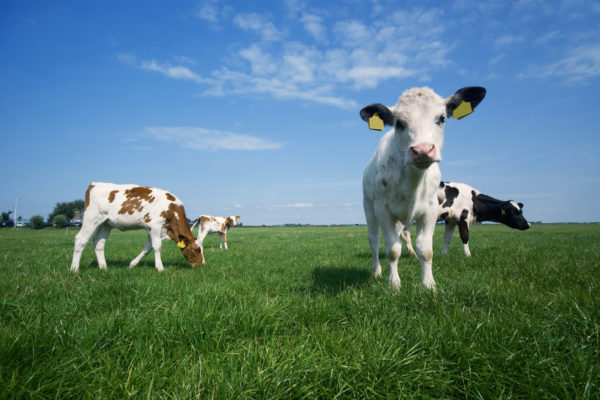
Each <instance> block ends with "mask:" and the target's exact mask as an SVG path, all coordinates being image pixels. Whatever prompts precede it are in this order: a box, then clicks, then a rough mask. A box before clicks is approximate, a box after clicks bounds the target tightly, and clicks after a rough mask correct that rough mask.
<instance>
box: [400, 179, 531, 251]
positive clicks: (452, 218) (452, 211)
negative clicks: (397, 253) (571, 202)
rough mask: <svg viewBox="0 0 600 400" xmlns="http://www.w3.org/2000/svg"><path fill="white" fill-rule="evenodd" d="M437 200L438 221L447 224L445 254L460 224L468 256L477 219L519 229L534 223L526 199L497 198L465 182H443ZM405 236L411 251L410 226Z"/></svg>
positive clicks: (526, 227)
mask: <svg viewBox="0 0 600 400" xmlns="http://www.w3.org/2000/svg"><path fill="white" fill-rule="evenodd" d="M438 202H439V211H438V221H444V222H445V225H446V226H445V229H444V245H443V247H442V254H447V253H448V246H449V245H450V242H451V241H452V236H453V234H454V228H456V227H457V226H458V232H459V234H460V239H461V240H462V243H463V250H464V253H465V256H467V257H470V256H471V250H470V249H469V228H470V227H471V225H472V224H473V223H475V222H485V221H491V222H498V223H501V224H504V225H506V226H508V227H511V228H513V229H519V230H525V229H529V227H530V226H531V224H530V223H529V222H527V220H526V219H525V217H524V216H523V203H517V202H515V201H513V200H506V201H503V200H498V199H495V198H493V197H490V196H487V195H485V194H482V193H481V192H480V191H479V190H477V189H475V188H474V187H472V186H469V185H466V184H464V183H455V182H440V186H439V189H438ZM402 239H403V240H404V242H405V243H406V247H407V248H408V251H409V252H410V251H411V250H412V246H411V243H410V233H408V231H407V230H405V231H404V232H403V234H402Z"/></svg>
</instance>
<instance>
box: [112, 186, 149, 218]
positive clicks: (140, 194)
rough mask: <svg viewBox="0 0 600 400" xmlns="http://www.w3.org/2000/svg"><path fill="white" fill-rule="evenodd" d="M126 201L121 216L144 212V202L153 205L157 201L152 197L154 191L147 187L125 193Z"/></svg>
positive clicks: (136, 188)
mask: <svg viewBox="0 0 600 400" xmlns="http://www.w3.org/2000/svg"><path fill="white" fill-rule="evenodd" d="M125 198H126V200H125V201H124V202H123V203H122V204H121V209H120V210H119V214H129V215H132V214H133V213H134V212H136V211H137V212H141V211H142V210H143V206H142V201H147V202H148V203H152V202H153V201H154V199H155V197H154V196H152V189H150V188H149V187H147V186H135V187H133V188H131V189H127V190H126V191H125Z"/></svg>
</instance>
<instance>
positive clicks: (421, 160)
mask: <svg viewBox="0 0 600 400" xmlns="http://www.w3.org/2000/svg"><path fill="white" fill-rule="evenodd" d="M435 152H436V150H435V145H434V144H433V143H427V142H423V143H419V144H416V145H414V146H410V148H409V153H410V158H411V160H412V161H413V162H414V163H415V165H416V166H417V167H418V168H427V167H428V166H429V165H431V163H433V162H435V161H436V160H435Z"/></svg>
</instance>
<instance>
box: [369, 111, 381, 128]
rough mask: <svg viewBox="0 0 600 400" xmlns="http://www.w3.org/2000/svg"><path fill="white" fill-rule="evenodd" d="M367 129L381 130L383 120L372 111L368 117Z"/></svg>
mask: <svg viewBox="0 0 600 400" xmlns="http://www.w3.org/2000/svg"><path fill="white" fill-rule="evenodd" d="M369 129H372V130H374V131H382V130H383V120H382V119H381V118H379V114H377V113H374V114H373V116H372V117H371V118H369Z"/></svg>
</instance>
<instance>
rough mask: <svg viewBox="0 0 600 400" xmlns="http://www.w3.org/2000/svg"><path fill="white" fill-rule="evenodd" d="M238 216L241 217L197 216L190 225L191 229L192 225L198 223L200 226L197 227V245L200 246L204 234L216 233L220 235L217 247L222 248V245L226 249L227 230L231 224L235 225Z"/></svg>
mask: <svg viewBox="0 0 600 400" xmlns="http://www.w3.org/2000/svg"><path fill="white" fill-rule="evenodd" d="M240 218H241V217H240V216H238V215H231V216H229V217H211V216H210V215H201V216H199V217H198V218H197V219H196V221H195V222H194V224H193V225H192V230H193V229H194V226H196V224H198V223H200V227H199V228H198V239H196V243H197V244H198V246H202V243H203V242H204V238H205V237H206V235H208V234H209V233H218V234H219V237H220V240H219V248H221V249H222V248H223V246H224V247H225V249H227V248H228V247H227V231H228V230H229V228H231V227H232V226H236V225H237V222H238V221H239V220H240Z"/></svg>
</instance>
